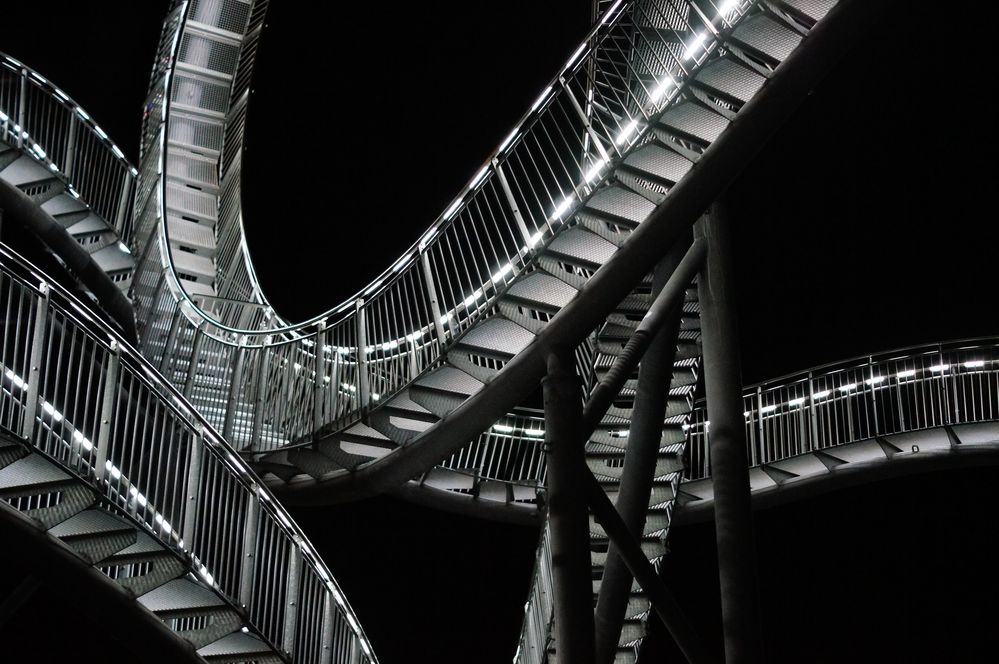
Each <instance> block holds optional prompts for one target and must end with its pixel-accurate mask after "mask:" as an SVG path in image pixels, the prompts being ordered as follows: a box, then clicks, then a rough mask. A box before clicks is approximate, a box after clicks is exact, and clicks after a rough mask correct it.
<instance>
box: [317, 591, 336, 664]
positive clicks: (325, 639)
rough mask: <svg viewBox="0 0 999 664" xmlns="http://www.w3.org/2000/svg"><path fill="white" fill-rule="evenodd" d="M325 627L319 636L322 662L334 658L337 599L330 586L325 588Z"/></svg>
mask: <svg viewBox="0 0 999 664" xmlns="http://www.w3.org/2000/svg"><path fill="white" fill-rule="evenodd" d="M323 590H324V591H325V592H323V627H322V635H321V636H320V637H319V638H320V641H319V644H320V646H319V657H320V660H319V661H321V662H330V661H332V659H333V620H334V619H335V611H336V600H335V599H333V593H332V592H331V591H330V589H329V588H325V587H324V588H323Z"/></svg>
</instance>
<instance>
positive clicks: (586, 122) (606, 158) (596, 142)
mask: <svg viewBox="0 0 999 664" xmlns="http://www.w3.org/2000/svg"><path fill="white" fill-rule="evenodd" d="M558 81H559V83H561V84H562V89H563V90H565V95H566V97H567V98H568V99H569V102H570V103H571V104H572V107H573V108H574V109H576V114H577V115H578V116H579V119H580V120H582V122H583V128H584V129H585V130H586V133H587V134H588V135H589V137H590V140H591V141H593V147H595V148H596V149H597V152H598V153H599V154H600V158H601V159H602V160H603V162H604V165H605V166H608V165H610V155H608V154H607V150H606V149H604V144H603V143H602V142H601V141H600V137H599V136H598V135H597V132H596V131H595V130H594V129H593V124H592V123H591V122H590V118H589V117H587V115H586V111H584V110H583V107H582V106H580V105H579V101H578V100H577V99H576V95H574V94H572V90H570V89H569V84H568V83H566V82H565V78H563V77H561V76H560V77H559V79H558Z"/></svg>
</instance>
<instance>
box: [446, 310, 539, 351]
mask: <svg viewBox="0 0 999 664" xmlns="http://www.w3.org/2000/svg"><path fill="white" fill-rule="evenodd" d="M532 341H534V335H533V334H531V333H530V332H528V331H527V330H525V329H524V328H523V327H521V326H520V325H517V324H516V323H514V322H513V321H510V320H507V319H506V318H500V317H493V318H490V319H488V320H484V321H482V322H481V323H479V324H478V325H476V326H475V327H473V328H472V329H471V330H470V331H469V332H468V334H466V335H465V336H463V337H461V339H459V341H458V343H457V346H459V347H461V348H469V349H479V350H482V351H489V352H492V353H497V354H501V355H508V356H510V357H512V356H514V355H516V354H517V353H519V352H520V351H522V350H523V349H524V348H526V347H527V345H528V344H529V343H531V342H532Z"/></svg>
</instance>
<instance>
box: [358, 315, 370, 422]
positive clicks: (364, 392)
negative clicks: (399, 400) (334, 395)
mask: <svg viewBox="0 0 999 664" xmlns="http://www.w3.org/2000/svg"><path fill="white" fill-rule="evenodd" d="M356 305H357V315H356V316H355V317H354V320H355V323H356V324H357V403H358V405H359V406H360V407H361V410H362V411H366V410H367V408H368V404H369V403H371V383H370V382H369V381H368V323H367V321H366V320H365V316H364V300H363V299H362V298H357V302H356Z"/></svg>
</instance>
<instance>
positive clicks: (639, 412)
mask: <svg viewBox="0 0 999 664" xmlns="http://www.w3.org/2000/svg"><path fill="white" fill-rule="evenodd" d="M689 245H690V238H689V237H688V238H686V240H685V241H684V242H678V243H677V244H675V245H673V246H672V247H671V248H670V250H669V251H668V252H667V254H666V256H665V257H664V258H663V260H662V261H660V263H659V265H658V266H656V270H655V273H654V274H653V279H652V286H653V292H654V293H655V294H656V296H657V297H658V295H659V293H661V292H662V289H663V287H664V286H665V285H666V283H667V281H668V279H669V277H670V276H672V274H673V273H675V272H676V270H677V267H678V266H679V265H680V261H681V260H682V259H683V257H684V255H685V254H686V250H687V247H688V246H689ZM671 312H672V315H671V316H669V319H668V321H666V323H665V324H664V325H662V326H661V329H660V330H659V331H658V332H657V333H656V334H655V335H654V336H653V337H652V341H651V343H650V345H649V348H648V350H647V351H646V352H645V354H644V356H643V357H642V360H641V363H640V364H639V367H638V387H637V390H636V394H635V406H634V410H633V411H632V416H631V426H630V427H629V433H628V446H627V448H626V449H625V453H624V470H623V472H622V474H621V482H620V485H619V486H618V493H617V500H616V501H615V504H616V508H617V512H618V514H620V515H621V520H622V521H623V523H624V525H625V527H626V528H627V529H628V532H630V533H631V536H632V537H634V538H635V539H640V538H641V536H642V532H643V530H644V528H645V518H646V514H647V513H648V508H649V500H650V497H651V495H652V483H653V481H654V480H655V474H656V459H657V457H658V455H659V446H660V444H661V441H662V433H663V420H664V419H665V417H666V404H667V402H668V398H669V389H670V381H671V380H672V378H673V362H674V361H675V359H676V343H677V338H678V336H679V333H680V319H681V316H682V311H678V310H677V309H676V307H673V308H672V310H671ZM631 580H632V575H631V572H630V570H628V567H627V565H625V564H624V561H623V560H622V559H621V556H620V555H618V551H617V545H616V544H614V543H613V542H611V544H610V547H609V548H608V550H607V560H606V562H605V563H604V573H603V579H602V580H601V582H600V594H599V596H598V599H597V609H596V613H595V614H594V618H593V622H594V626H595V630H596V639H597V662H598V664H611V663H612V662H613V661H614V655H615V651H616V650H617V644H618V641H619V639H620V635H621V627H622V625H623V624H624V617H625V612H626V610H627V606H628V596H629V594H630V593H631Z"/></svg>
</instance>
